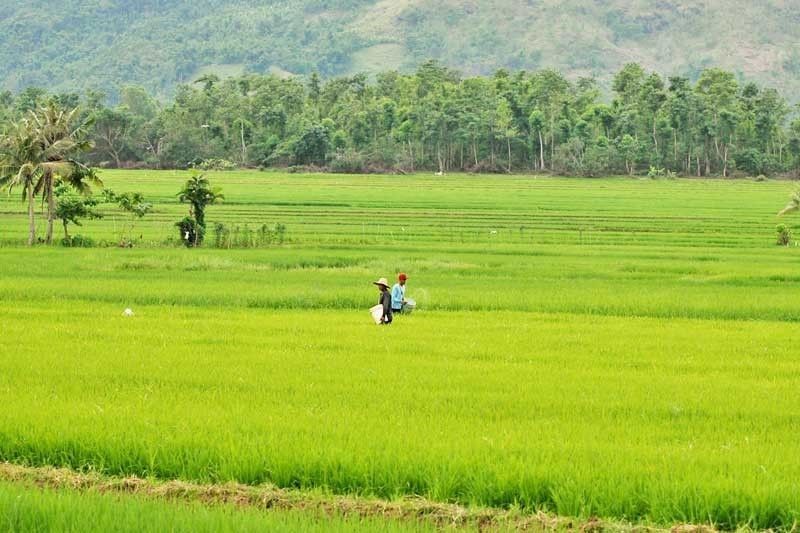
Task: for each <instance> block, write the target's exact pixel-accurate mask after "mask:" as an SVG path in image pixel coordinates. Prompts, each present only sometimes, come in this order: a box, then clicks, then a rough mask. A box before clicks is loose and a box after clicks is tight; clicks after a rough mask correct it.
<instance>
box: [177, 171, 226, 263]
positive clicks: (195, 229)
mask: <svg viewBox="0 0 800 533" xmlns="http://www.w3.org/2000/svg"><path fill="white" fill-rule="evenodd" d="M224 198H225V196H224V195H223V194H222V192H221V190H220V189H219V188H213V187H211V183H210V182H209V181H208V179H207V178H206V177H205V175H203V174H197V173H195V174H193V175H192V177H191V178H189V180H188V181H187V182H186V184H185V185H184V186H183V189H181V191H180V192H179V193H178V201H180V202H181V203H188V204H189V216H188V217H185V218H184V219H182V220H180V221H179V222H177V223H176V224H175V225H176V226H177V227H178V229H179V231H180V235H181V239H182V240H183V243H184V244H185V245H186V246H187V247H188V248H195V247H198V246H200V245H202V244H203V239H204V238H205V233H206V207H208V206H209V205H214V204H215V203H217V202H218V201H221V200H223V199H224Z"/></svg>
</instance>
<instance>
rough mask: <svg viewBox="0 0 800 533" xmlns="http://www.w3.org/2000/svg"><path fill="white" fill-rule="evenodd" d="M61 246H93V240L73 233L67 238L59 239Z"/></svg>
mask: <svg viewBox="0 0 800 533" xmlns="http://www.w3.org/2000/svg"><path fill="white" fill-rule="evenodd" d="M61 246H66V247H68V248H94V246H95V242H94V239H92V238H91V237H84V236H83V235H73V236H72V237H70V238H68V239H67V238H64V239H61Z"/></svg>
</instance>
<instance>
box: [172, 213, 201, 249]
mask: <svg viewBox="0 0 800 533" xmlns="http://www.w3.org/2000/svg"><path fill="white" fill-rule="evenodd" d="M175 227H176V228H178V231H179V232H180V234H179V236H180V239H181V242H183V244H184V246H186V247H187V248H193V247H194V245H195V243H199V242H203V233H204V232H203V227H202V226H200V225H198V224H197V223H196V222H195V221H194V219H193V218H190V217H184V218H183V219H182V220H180V221H178V222H176V223H175Z"/></svg>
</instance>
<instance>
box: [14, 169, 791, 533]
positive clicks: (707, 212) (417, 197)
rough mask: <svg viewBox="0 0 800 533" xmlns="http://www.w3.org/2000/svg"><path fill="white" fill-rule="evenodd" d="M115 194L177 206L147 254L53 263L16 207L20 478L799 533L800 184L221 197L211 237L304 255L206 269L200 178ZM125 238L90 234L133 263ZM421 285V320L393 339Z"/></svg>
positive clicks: (168, 177) (102, 223)
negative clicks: (284, 492) (382, 322)
mask: <svg viewBox="0 0 800 533" xmlns="http://www.w3.org/2000/svg"><path fill="white" fill-rule="evenodd" d="M103 177H104V179H105V181H106V185H107V186H109V187H111V188H113V189H114V190H115V191H117V192H127V191H141V192H143V193H144V194H145V196H147V197H148V198H149V199H150V200H151V201H153V202H154V204H155V210H154V213H153V214H152V215H148V216H147V217H145V219H144V220H142V221H141V222H140V223H138V225H137V226H136V232H137V237H139V236H140V240H141V245H140V246H139V247H136V248H133V249H120V248H115V247H111V246H110V247H94V248H85V249H84V248H81V249H77V248H72V249H67V248H61V247H52V248H48V247H43V246H41V247H35V248H33V249H26V248H24V247H22V246H21V244H20V242H21V241H22V240H23V239H24V237H25V228H26V223H27V222H26V218H25V213H24V209H25V206H24V205H23V204H22V203H19V202H17V201H16V200H17V199H16V198H5V197H4V198H2V200H0V242H2V243H3V246H2V247H0V273H1V274H2V276H0V302H2V305H0V323H2V324H3V335H2V336H0V354H2V365H3V371H2V372H1V373H0V405H3V406H4V407H3V409H2V410H0V460H2V461H9V462H12V463H16V464H21V465H30V466H43V465H52V466H58V467H67V468H71V469H75V470H81V471H85V470H94V471H97V472H100V473H102V474H103V475H111V476H130V475H136V476H141V477H150V478H153V479H159V480H183V481H187V482H201V483H225V482H238V483H243V484H248V485H259V484H263V483H270V484H274V485H277V486H279V487H283V488H288V489H299V490H308V491H323V492H328V493H330V494H339V495H358V496H365V497H378V498H383V499H387V500H395V499H399V498H404V497H409V496H420V497H424V498H427V499H429V500H432V501H436V502H442V503H457V504H461V505H465V506H475V507H496V508H513V509H518V510H519V511H520V512H522V513H534V512H537V511H545V512H548V513H553V514H557V515H562V516H572V517H578V518H584V519H587V518H590V517H600V518H602V519H604V520H610V521H629V522H633V523H643V524H649V525H659V526H670V525H673V524H676V523H695V524H710V525H714V526H716V527H718V528H736V527H745V526H747V527H752V528H757V529H758V528H783V529H791V528H792V527H796V524H797V522H798V519H799V518H800V440H798V439H797V435H798V434H799V433H800V400H798V397H797V390H798V386H800V358H798V357H797V353H798V350H797V347H796V346H795V343H794V339H795V338H797V336H798V335H800V298H798V296H800V291H798V289H797V282H798V281H800V274H798V271H797V265H798V260H800V250H798V249H797V248H796V247H794V246H792V247H788V248H781V247H777V246H775V245H774V241H775V224H776V223H777V222H778V221H777V220H776V218H775V213H776V212H777V211H778V210H779V209H780V208H781V207H782V206H783V205H784V204H785V200H786V198H787V195H788V194H789V192H790V191H791V190H792V184H790V183H788V182H763V183H762V182H752V181H744V180H742V181H722V180H719V181H712V180H657V181H654V180H633V179H622V178H608V179H602V180H580V179H559V178H531V177H473V176H447V177H444V178H436V177H433V176H402V177H394V176H324V175H290V174H280V173H258V172H247V173H244V172H243V173H219V174H212V175H211V179H212V182H213V183H214V184H215V185H218V186H221V187H222V189H223V192H224V193H225V196H226V201H225V202H224V203H223V204H220V205H218V206H212V207H211V208H209V211H208V213H207V219H208V220H209V221H210V223H212V224H213V223H214V222H221V223H223V224H225V225H226V226H228V227H238V228H240V231H245V229H244V228H245V226H247V228H257V227H259V226H261V225H263V224H276V223H281V224H284V225H285V226H286V228H287V230H286V240H285V242H284V243H283V244H272V245H269V246H263V247H259V248H248V249H242V248H231V249H216V248H214V247H213V244H214V243H213V235H209V237H208V242H207V244H208V247H207V248H205V249H198V250H186V249H183V248H181V247H180V246H179V242H177V232H176V230H175V228H174V227H173V224H174V222H175V221H177V220H178V219H179V218H181V217H182V216H183V215H184V213H185V211H186V207H185V206H181V205H179V204H178V203H177V201H176V199H175V193H176V192H177V190H178V189H179V188H180V185H181V182H182V181H183V180H185V178H186V176H185V175H184V174H180V173H174V172H171V171H170V172H160V173H159V172H106V173H104V174H103ZM103 210H104V211H105V213H106V217H105V218H104V219H103V220H99V221H88V222H86V223H85V226H84V227H83V228H78V229H79V233H81V234H83V235H86V236H90V237H91V238H93V239H94V240H95V241H96V243H99V244H103V242H106V243H114V242H115V241H116V238H117V235H118V233H119V231H120V229H119V228H120V226H121V225H122V224H123V217H122V214H121V213H115V212H114V209H113V208H112V206H110V205H107V206H103ZM796 220H800V218H798V219H796ZM796 220H795V219H792V218H787V219H786V220H784V222H788V223H789V224H790V225H795V224H796ZM73 232H74V230H73ZM400 271H404V272H407V273H408V274H409V276H410V278H411V279H410V282H409V292H408V294H409V295H410V296H411V297H413V298H414V299H416V300H417V302H418V306H419V308H418V310H417V311H416V312H415V313H414V314H412V315H408V316H400V317H398V318H397V319H396V321H395V324H393V325H392V326H391V327H388V328H377V327H375V326H374V325H372V324H371V323H370V320H369V316H368V314H367V311H366V310H367V309H368V308H369V307H370V306H371V305H373V304H374V303H375V302H376V301H377V291H375V289H374V287H372V286H371V281H372V280H373V279H377V278H378V277H381V276H386V277H393V276H395V275H396V273H397V272H400ZM126 308H131V309H133V311H134V313H135V314H134V316H133V317H125V316H123V314H122V312H123V310H124V309H126ZM20 490H23V491H27V490H28V489H25V488H19V487H16V488H15V487H3V490H0V501H2V500H3V498H6V500H8V498H9V496H7V494H11V493H12V492H13V491H20ZM9 491H11V492H9ZM26 497H27V496H26ZM38 497H40V496H38V495H37V496H36V498H38ZM41 497H43V498H44V497H50V496H48V495H44V496H41ZM59 497H60V496H59ZM81 498H82V497H79V496H68V497H67V499H66V500H64V501H67V502H68V503H67V505H68V506H72V507H77V506H79V505H83V504H82V503H80V502H82V501H83V500H82V499H81ZM104 501H105V500H104ZM90 504H91V505H106V503H102V502H101V503H97V502H90ZM125 505H139V503H136V502H134V503H130V504H125ZM142 505H150V504H149V503H147V502H145V503H144V504H142ZM159 505H161V504H159ZM2 507H3V504H2V503H0V508H2ZM34 507H35V506H34ZM26 512H27V511H26ZM209 512H210V511H209ZM214 512H216V511H214ZM1 516H2V512H0V523H2V517H1ZM215 516H216V515H215ZM248 516H249V515H248ZM216 519H217V518H214V520H216ZM259 519H260V518H253V520H259ZM277 519H280V518H276V520H277ZM186 520H189V521H191V520H194V518H191V517H189V518H186ZM242 520H244V519H242ZM247 520H250V518H247ZM186 523H190V522H186ZM337 524H338V522H336V523H334V522H332V526H331V527H334V526H336V525H337ZM345 525H346V526H347V527H350V526H351V525H353V524H351V523H348V522H347V521H346V520H345ZM355 525H356V526H358V527H361V526H363V524H355ZM198 527H199V526H198ZM364 527H365V528H369V527H374V524H371V525H370V524H367V525H366V526H364ZM398 527H399V526H398Z"/></svg>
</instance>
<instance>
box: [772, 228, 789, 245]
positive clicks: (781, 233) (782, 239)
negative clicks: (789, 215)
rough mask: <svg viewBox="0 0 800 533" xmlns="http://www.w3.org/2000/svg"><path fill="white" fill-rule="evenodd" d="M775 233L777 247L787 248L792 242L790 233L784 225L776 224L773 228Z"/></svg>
mask: <svg viewBox="0 0 800 533" xmlns="http://www.w3.org/2000/svg"><path fill="white" fill-rule="evenodd" d="M775 231H776V232H777V233H778V240H777V244H778V246H789V244H790V243H791V242H792V231H791V230H790V229H789V228H788V227H787V226H786V224H778V226H777V227H776V228H775Z"/></svg>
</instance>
